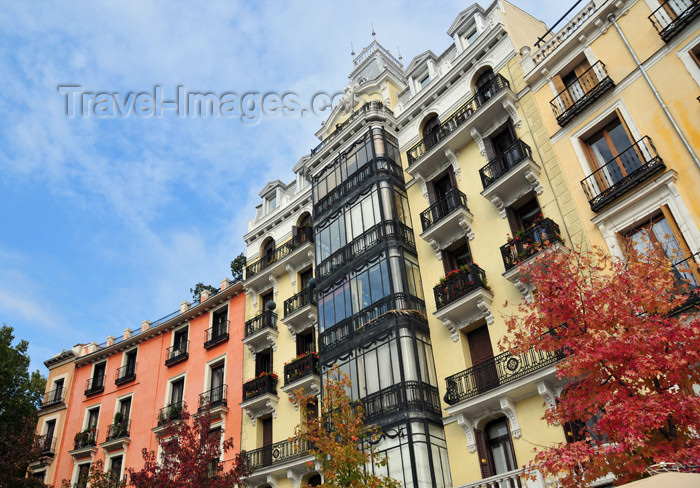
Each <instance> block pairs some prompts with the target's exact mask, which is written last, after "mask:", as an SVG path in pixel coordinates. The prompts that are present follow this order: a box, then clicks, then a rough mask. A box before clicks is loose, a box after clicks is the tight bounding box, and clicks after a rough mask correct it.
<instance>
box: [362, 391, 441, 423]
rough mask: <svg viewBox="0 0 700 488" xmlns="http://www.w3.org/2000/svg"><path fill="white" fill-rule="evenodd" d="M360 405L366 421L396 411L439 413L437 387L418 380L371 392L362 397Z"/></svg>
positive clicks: (371, 420)
mask: <svg viewBox="0 0 700 488" xmlns="http://www.w3.org/2000/svg"><path fill="white" fill-rule="evenodd" d="M362 406H363V409H364V412H365V421H366V422H373V421H375V420H376V419H378V418H380V417H384V416H387V415H391V414H395V413H398V412H411V411H417V412H430V413H433V414H435V415H438V416H439V415H440V414H441V409H440V394H439V393H438V389H437V388H436V387H434V386H431V385H428V384H427V383H422V382H419V381H406V382H404V383H399V384H396V385H392V386H389V387H387V388H384V389H382V390H379V391H378V392H375V393H371V394H369V395H367V396H366V397H364V398H363V399H362Z"/></svg>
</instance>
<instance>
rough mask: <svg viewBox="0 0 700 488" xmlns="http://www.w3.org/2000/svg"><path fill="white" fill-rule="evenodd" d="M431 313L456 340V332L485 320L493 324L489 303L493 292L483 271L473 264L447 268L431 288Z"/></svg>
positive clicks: (457, 334)
mask: <svg viewBox="0 0 700 488" xmlns="http://www.w3.org/2000/svg"><path fill="white" fill-rule="evenodd" d="M433 293H434V294H435V306H436V308H437V310H436V311H435V312H434V315H435V316H436V317H437V318H438V319H439V320H441V321H442V323H443V325H444V326H445V327H446V328H447V330H448V331H449V332H450V334H451V336H452V340H453V341H455V342H457V341H458V340H459V331H460V330H461V329H464V328H466V327H468V326H469V325H471V324H473V323H475V322H477V321H479V320H481V319H485V320H486V323H487V324H491V323H493V315H492V313H491V303H492V302H493V293H492V291H491V288H490V287H489V285H488V282H487V281H486V273H485V272H484V270H483V269H481V268H480V267H479V266H477V264H476V263H472V264H469V265H465V266H462V267H461V268H459V269H455V270H452V271H450V272H449V273H448V274H447V275H446V276H445V277H444V278H440V282H439V283H438V284H437V285H436V286H435V287H434V288H433Z"/></svg>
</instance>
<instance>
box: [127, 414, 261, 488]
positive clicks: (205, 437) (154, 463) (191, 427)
mask: <svg viewBox="0 0 700 488" xmlns="http://www.w3.org/2000/svg"><path fill="white" fill-rule="evenodd" d="M210 429H211V419H210V418H209V415H207V414H206V413H201V414H197V415H190V414H189V413H188V412H187V409H183V410H182V412H181V414H180V418H179V420H170V421H167V423H166V424H165V429H164V431H163V432H161V433H160V435H159V437H158V444H159V446H160V450H161V453H162V455H161V458H160V459H159V458H158V455H157V454H156V452H155V451H148V450H147V449H145V448H144V449H143V450H142V451H141V454H142V456H143V460H144V466H143V467H142V468H141V469H140V470H135V469H133V468H129V486H133V487H134V488H200V487H206V488H230V487H231V486H238V487H244V486H246V483H245V477H246V476H247V475H248V468H247V463H246V457H245V454H244V453H237V454H236V455H235V456H234V457H233V459H232V460H230V461H227V463H225V464H228V463H229V462H230V467H229V469H228V470H227V471H224V470H223V468H222V466H223V465H222V463H220V462H219V460H220V459H221V457H222V455H223V454H225V453H226V452H229V451H231V450H232V449H233V438H232V437H229V438H227V439H225V440H224V441H223V443H222V442H221V431H220V430H216V431H211V430H210ZM222 446H223V447H222ZM225 464H224V465H225Z"/></svg>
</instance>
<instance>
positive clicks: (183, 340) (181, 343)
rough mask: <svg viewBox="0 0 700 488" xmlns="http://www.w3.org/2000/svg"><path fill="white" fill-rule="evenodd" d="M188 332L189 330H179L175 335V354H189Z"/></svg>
mask: <svg viewBox="0 0 700 488" xmlns="http://www.w3.org/2000/svg"><path fill="white" fill-rule="evenodd" d="M187 332H188V328H187V327H183V328H182V329H178V330H176V331H175V333H174V334H173V346H174V347H173V353H174V354H184V353H186V352H187Z"/></svg>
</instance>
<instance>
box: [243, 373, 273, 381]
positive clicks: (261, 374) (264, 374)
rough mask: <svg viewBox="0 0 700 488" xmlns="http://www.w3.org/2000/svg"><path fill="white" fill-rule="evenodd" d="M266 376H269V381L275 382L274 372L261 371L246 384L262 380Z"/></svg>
mask: <svg viewBox="0 0 700 488" xmlns="http://www.w3.org/2000/svg"><path fill="white" fill-rule="evenodd" d="M266 376H269V377H270V378H271V379H273V380H276V379H277V378H278V376H277V373H275V372H274V371H261V372H260V373H259V374H258V375H257V376H256V377H255V378H251V379H249V380H248V381H246V383H250V382H251V381H254V380H257V379H258V378H264V377H266Z"/></svg>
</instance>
